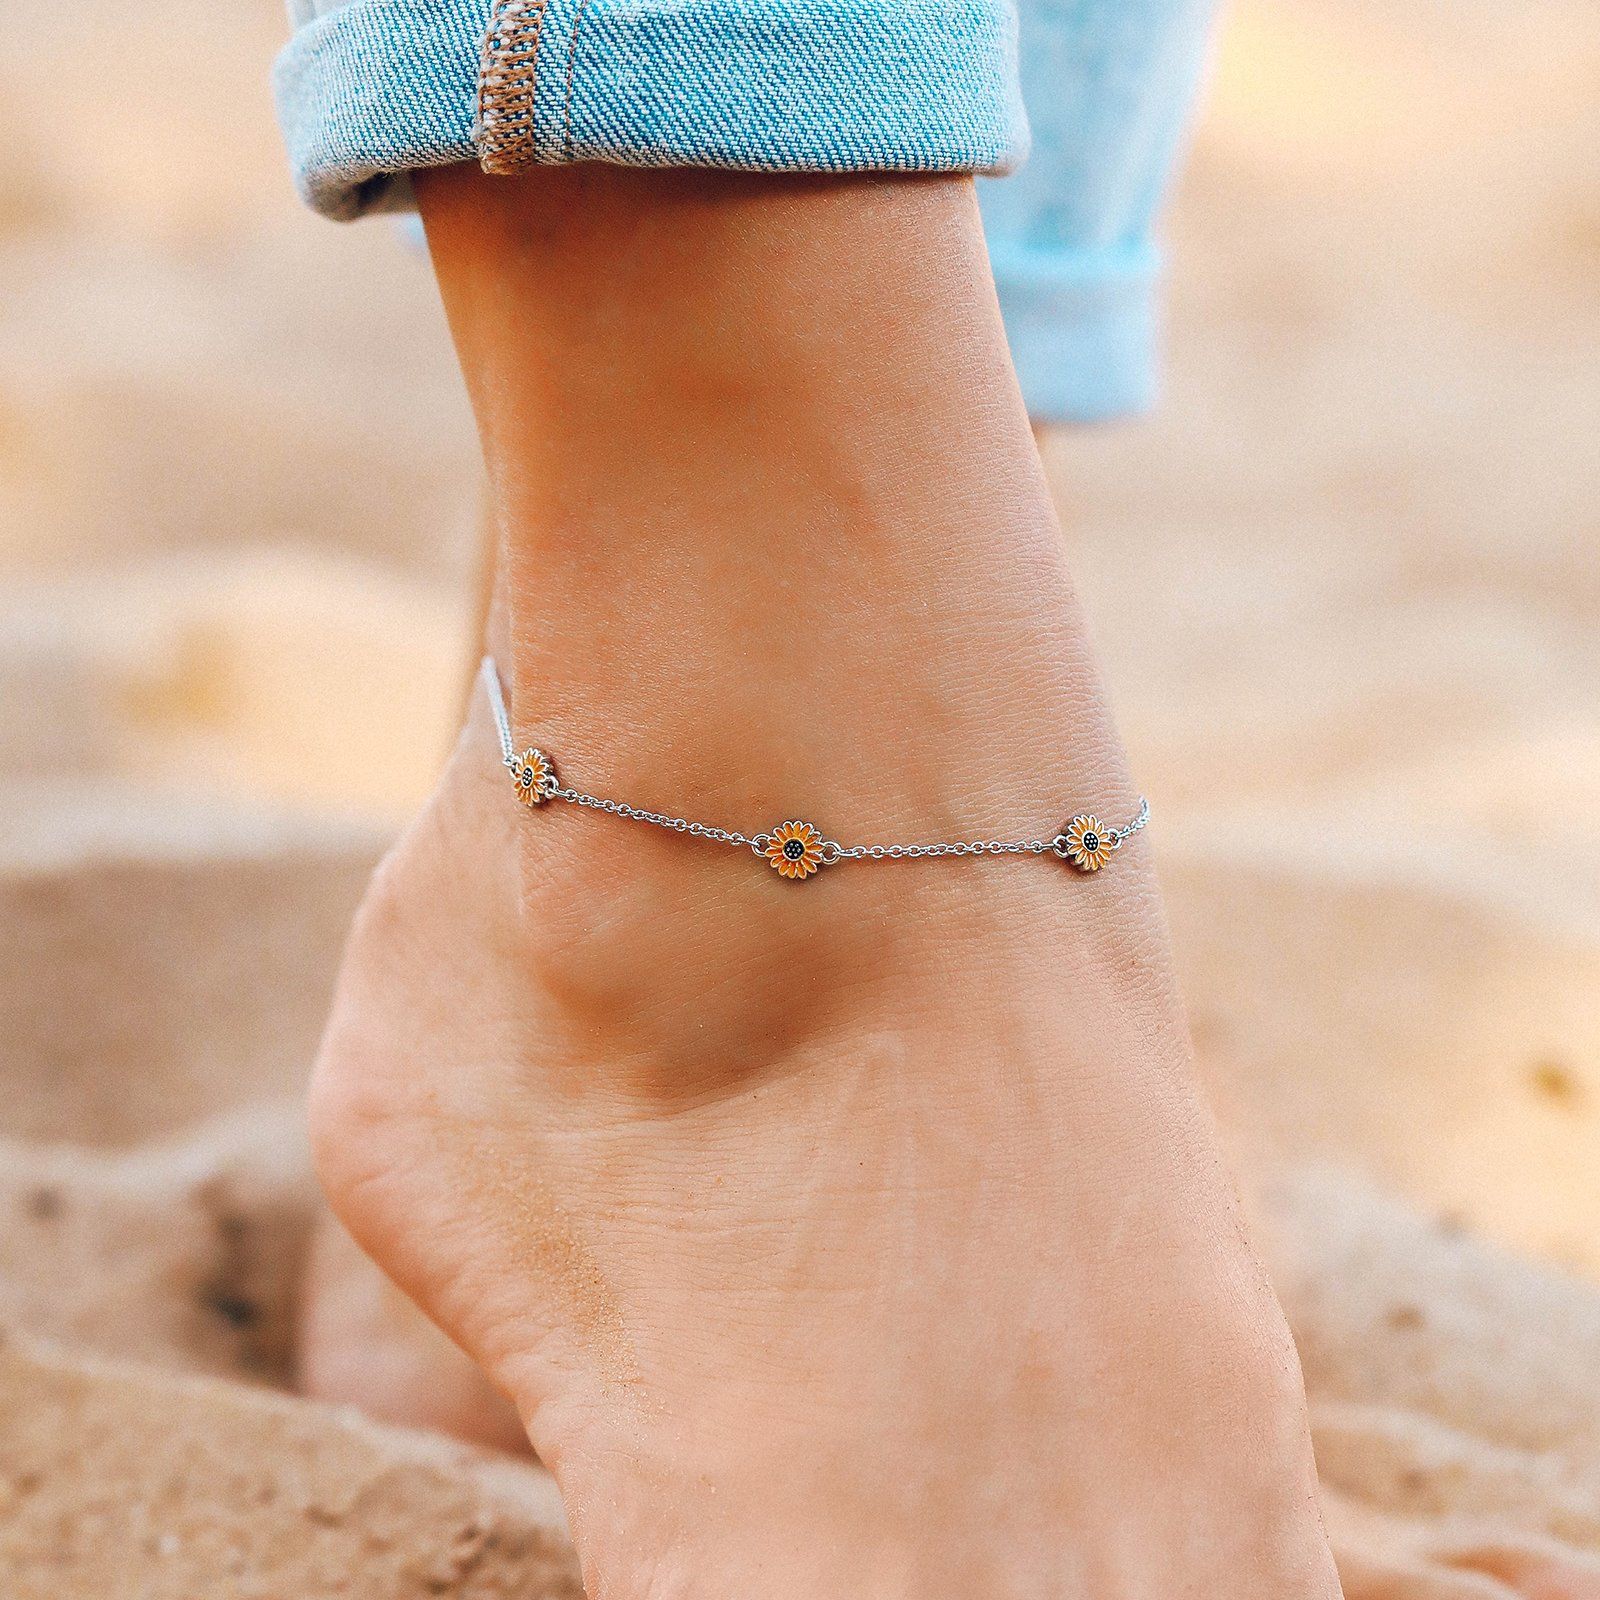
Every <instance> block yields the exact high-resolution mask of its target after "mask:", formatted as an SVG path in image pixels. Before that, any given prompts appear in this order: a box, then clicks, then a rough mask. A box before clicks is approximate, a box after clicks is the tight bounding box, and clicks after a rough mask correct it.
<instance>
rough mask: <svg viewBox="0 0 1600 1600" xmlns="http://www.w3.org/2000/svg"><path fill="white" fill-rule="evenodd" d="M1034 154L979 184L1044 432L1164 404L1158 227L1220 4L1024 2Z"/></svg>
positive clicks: (1022, 372)
mask: <svg viewBox="0 0 1600 1600" xmlns="http://www.w3.org/2000/svg"><path fill="white" fill-rule="evenodd" d="M1020 4H1021V17H1020V33H1021V45H1020V56H1021V77H1022V87H1023V95H1024V99H1025V100H1026V103H1027V107H1028V115H1029V119H1030V122H1031V124H1032V127H1033V154H1032V156H1031V158H1030V160H1029V162H1028V164H1027V166H1026V167H1024V168H1023V169H1022V170H1021V171H1020V172H1019V173H1017V174H1016V175H1014V176H1012V177H1009V178H1006V179H1004V180H1002V181H998V182H981V183H980V184H979V194H980V198H981V201H982V205H983V214H984V227H985V231H986V233H987V235H988V239H989V254H990V258H991V260H992V261H993V263H994V270H995V279H996V282H997V284H998V286H999V291H1000V304H1001V308H1002V310H1003V311H1004V312H1005V319H1006V332H1007V335H1008V336H1009V338H1010V341H1011V351H1012V356H1013V359H1014V360H1015V362H1016V367H1017V374H1018V377H1019V378H1020V379H1021V382H1022V390H1023V394H1024V396H1025V398H1026V399H1027V402H1028V410H1029V412H1030V414H1031V415H1032V416H1033V417H1034V418H1035V419H1036V420H1038V421H1066V420H1073V421H1095V420H1099V419H1101V418H1105V417H1111V416H1116V415H1120V414H1125V413H1128V412H1136V411H1141V410H1143V409H1145V408H1146V407H1147V406H1148V405H1149V404H1150V402H1151V400H1152V399H1153V397H1154V391H1155V387H1156V376H1157V346H1158V332H1159V306H1158V297H1157V291H1158V278H1159V274H1160V251H1159V247H1158V244H1157V241H1156V236H1155V227H1156V222H1157V218H1158V213H1159V209H1160V205H1161V202H1162V199H1163V197H1164V196H1165V193H1166V190H1167V186H1168V178H1169V175H1170V173H1171V170H1172V167H1173V164H1174V161H1175V159H1176V157H1177V154H1178V152H1179V149H1180V147H1181V144H1182V141H1183V136H1184V132H1185V129H1186V128H1187V126H1188V122H1189V117H1190V112H1191V107H1192V105H1193V101H1194V98H1195V90H1196V85H1197V83H1198V81H1199V79H1200V77H1201V72H1202V67H1203V64H1204V61H1205V57H1206V48H1207V41H1208V36H1209V33H1210V29H1211V22H1212V13H1213V9H1214V7H1213V3H1212V0H1020Z"/></svg>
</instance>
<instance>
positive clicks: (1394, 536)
mask: <svg viewBox="0 0 1600 1600" xmlns="http://www.w3.org/2000/svg"><path fill="white" fill-rule="evenodd" d="M216 22H217V17H216V12H215V8H213V7H208V6H205V5H202V4H201V3H200V0H160V3H152V4H148V5H146V6H144V7H141V8H138V12H137V15H136V16H133V17H131V18H130V16H129V15H128V14H127V12H126V8H122V9H113V8H112V7H111V6H110V5H109V4H108V3H106V0H86V3H85V4H81V5H78V6H76V7H72V8H64V7H61V6H59V5H56V4H51V3H47V0H14V3H13V6H12V8H11V14H10V15H8V19H7V35H8V40H10V41H11V42H13V43H14V44H15V45H16V46H17V48H14V49H11V50H8V51H7V53H6V55H5V57H4V59H3V60H0V96H3V97H4V99H5V101H6V103H7V104H8V105H9V106H11V107H13V108H14V110H15V111H16V113H17V115H16V116H15V117H14V118H13V119H11V123H10V124H9V125H8V136H7V140H6V143H5V147H4V149H3V150H0V272H3V274H4V279H5V282H6V285H7V290H6V294H5V295H4V296H0V1106H3V1111H0V1328H3V1329H4V1336H3V1340H0V1594H4V1595H6V1596H7V1597H10V1596H17V1597H19V1600H32V1597H34V1596H40V1597H43V1596H49V1597H50V1600H79V1597H82V1600H89V1597H94V1600H107V1597H110V1600H123V1597H127V1600H165V1597H168V1596H171V1597H173V1600H179V1597H182V1600H190V1597H192V1596H195V1595H198V1594H204V1595H206V1596H207V1597H208V1600H212V1597H216V1600H232V1597H236V1596H237V1597H244V1596H260V1597H272V1600H321V1597H324V1596H334V1595H341V1596H345V1595H348V1596H367V1595H370V1596H373V1597H378V1596H384V1597H389V1596H402V1597H403V1596H409V1595H418V1596H421V1595H443V1596H457V1597H469V1596H472V1597H476V1596H496V1595H505V1596H511V1595H516V1596H519V1597H533V1600H539V1597H546V1596H548V1597H556V1596H564V1595H569V1594H575V1593H577V1584H576V1578H575V1575H574V1570H573V1566H572V1562H571V1555H570V1551H569V1550H568V1549H567V1547H566V1544H565V1540H564V1535H563V1534H562V1532H561V1524H560V1517H559V1512H558V1510H557V1508H556V1506H555V1503H554V1500H553V1497H552V1494H551V1489H550V1485H549V1482H548V1480H547V1479H546V1478H545V1477H544V1476H543V1475H542V1474H541V1473H540V1472H539V1471H538V1469H537V1468H534V1467H531V1466H528V1465H526V1464H520V1463H515V1462H511V1461H508V1460H506V1459H504V1458H499V1457H492V1456H488V1455H483V1454H475V1453H473V1452H470V1451H466V1450H464V1449H462V1448H460V1447H458V1446H456V1445H453V1444H450V1443H447V1442H446V1441H445V1440H444V1439H443V1438H441V1437H439V1436H436V1435H432V1434H428V1433H425V1432H420V1431H413V1432H409V1433H408V1432H403V1431H397V1430H393V1429H386V1428H383V1427H380V1426H378V1425H376V1424H374V1423H370V1422H367V1421H365V1420H363V1419H361V1418H358V1417H356V1416H353V1415H350V1414H347V1413H341V1412H335V1411H330V1410H328V1409H326V1408H323V1407H319V1406H316V1405H314V1404H312V1403H310V1402H308V1401H306V1400H303V1399H300V1398H297V1397H296V1396H295V1395H294V1393H293V1389H294V1386H295V1382H296V1378H297V1374H296V1372H295V1371H294V1363H293V1356H292V1345H291V1340H290V1328H291V1326H292V1324H293V1319H294V1317H295V1315H296V1294H297V1288H298V1285H299V1282H300V1279H301V1274H302V1271H303V1268H304V1265H305V1261H306V1255H307V1250H308V1245H309V1237H310V1228H311V1219H312V1217H313V1215H314V1209H315V1194H314V1189H313V1185H312V1183H311V1180H310V1176H309V1171H308V1167H307V1163H306V1158H305V1151H304V1143H303V1137H302V1134H301V1130H300V1124H299V1116H298V1111H297V1107H296V1096H297V1093H298V1091H299V1088H300V1085H301V1084H302V1082H303V1079H304V1075H305V1072H306V1069H307V1064H308V1061H309V1058H310V1055H311V1052H312V1050H313V1049H314V1046H315V1039H316V1035H317V1029H318V1026H319V1022H320V1018H321V1014H322V1011H323V1008H324V1006H325V1003H326V999H327V994H328V989H329V985H330V982H331V977H332V969H333V964H334V961H335V959H336V956H337V949H338V945H339V940H340V936H341V931H342V929H343V926H344V924H345V922H346V920H347V918H348V916H349V913H350V910H351V908H352V906H353V904H354V902H355V899H356V897H357V895H358V894H359V891H360V886H361V883H362V881H363V880H364V878H365V876H366V874H367V872H368V871H369V870H370V867H371V864H372V862H373V860H374V859H375V857H376V854H377V853H378V851H379V850H380V849H381V847H382V843H383V840H384V839H385V838H386V837H387V836H388V835H389V834H390V833H391V832H392V830H393V828H394V826H395V825H396V823H397V822H398V820H399V819H400V818H401V817H403V816H404V815H405V813H406V811H407V809H408V808H409V807H410V806H411V805H413V804H414V803H415V801H416V799H417V798H418V797H419V796H420V795H421V794H422V793H423V792H425V790H426V788H427V785H428V783H429V781H430V778H431V774H432V772H433V770H434V768H435V766H436V763H437V761H438V759H439V757H440V754H441V752H442V750H443V749H444V748H445V746H446V743H447V741H448V739H449V736H450V727H451V721H452V718H453V715H454V707H455V705H456V697H457V694H458V685H459V682H460V676H461V671H462V667H463V660H464V657H465V656H466V654H467V651H468V647H467V645H466V643H465V639H464V632H463V627H462V621H463V618H464V617H465V616H466V615H467V613H468V611H469V609H470V599H469V596H470V589H471V571H470V568H471V543H472V537H471V536H472V526H473V518H474V505H475V495H476V468H475V462H474V445H473V441H472V436H471V429H470V425H469V420H468V417H467V413H466V408H465V403H464V400H463V397H462V395H461V392H460V387H459V382H458V380H457V378H456V376H455V374H454V371H453V368H452V365H451V362H450V359H449V354H448V348H447V341H446V337H445V333H444V330H443V327H442V325H441V320H440V317H439V313H438V309H437V306H436V303H435V301H434V298H433V294H432V291H431V287H430V285H429V282H428V279H427V275H426V272H425V270H424V269H423V268H422V266H421V264H420V263H419V262H418V261H417V260H416V259H415V257H413V256H411V255H409V254H408V253H407V252H406V250H405V249H404V248H403V247H402V246H401V245H400V244H399V243H398V242H397V240H396V238H395V237H394V235H393V233H392V231H391V230H390V229H389V228H388V227H386V226H383V225H377V226H364V227H360V228H356V229H343V230H341V229H335V228H332V227H329V226H327V225H323V224H319V223H316V222H315V221H313V220H312V219H309V218H307V217H305V216H302V215H301V214H300V213H298V212H297V211H296V210H295V208H294V207H293V205H292V203H291V201H290V199H289V196H288V193H287V185H286V180H285V179H284V177H283V175H282V172H281V170H280V166H279V162H278V156H277V151H276V146H275V139H274V135H273V134H272V131H271V128H270V124H269V122H268V119H267V108H266V102H265V94H264V90H263V87H262V74H263V72H264V68H265V63H266V60H267V59H268V57H269V55H270V53H271V50H272V48H273V45H274V43H275V41H276V39H277V38H278V36H279V33H280V30H281V22H280V20H279V8H278V6H277V4H276V0H251V3H250V4H248V5H240V6H237V7H235V8H233V10H232V11H231V12H230V14H229V16H228V19H227V25H226V26H221V27H219V26H217V25H216ZM111 39H115V40H116V41H117V52H116V53H117V62H118V81H117V91H118V92H117V93H116V94H115V95H86V94H84V93H83V92H82V87H83V85H82V62H83V60H84V59H86V57H85V53H84V52H85V51H86V50H88V52H89V55H88V59H94V60H104V59H106V56H105V52H104V49H103V48H102V49H96V48H91V46H94V45H95V43H96V41H98V42H99V43H100V44H101V45H103V44H104V42H105V41H107V40H111ZM1597 69H1600V29H1597V28H1596V26H1595V22H1594V16H1593V10H1592V7H1591V6H1588V5H1587V4H1584V3H1579V0H1550V3H1543V0H1512V3H1508V4H1504V5H1499V6H1488V5H1483V4H1465V5H1459V6H1456V7H1452V8H1447V9H1441V8H1438V7H1426V6H1421V5H1414V6H1411V7H1389V8H1378V9H1374V8H1372V7H1370V6H1363V5H1358V4H1356V0H1272V3H1270V4H1269V3H1268V0H1243V3H1241V4H1240V5H1239V6H1237V7H1236V8H1235V11H1234V15H1233V17H1232V21H1231V26H1230V30H1229V34H1228V39H1227V42H1226V46H1225V48H1224V50H1223V52H1222V57H1221V60H1220V62H1219V66H1218V70H1217V74H1216V84H1215V89H1214V93H1213V96H1212V101H1211V105H1210V109H1209V111H1208V114H1207V117H1206V121H1205V124H1204V126H1203V128H1202V130H1201V132H1200V135H1199V138H1198V141H1197V145H1196V149H1195V153H1194V160H1193V162H1192V165H1191V169H1190V171H1189V173H1188V175H1187V178H1186V181H1185V184H1184V186H1183V190H1182V192H1181V194H1180V196H1179V200H1178V205H1177V208H1176V212H1175V215H1174V219H1173V226H1172V254H1173V258H1174V263H1175V267H1174V281H1173V311H1172V352H1173V356H1172V371H1171V378H1170V383H1169V391H1168V395H1167V399H1166V403H1165V406H1164V409H1163V411H1162V413H1161V415H1160V416H1159V417H1157V418H1156V419H1154V420H1152V421H1150V422H1148V423H1145V424H1141V425H1139V426H1136V427H1128V428H1120V429H1101V430H1094V431H1090V432H1085V433H1077V434H1058V435H1055V436H1052V437H1051V438H1050V439H1048V440H1047V441H1046V445H1045V448H1046V456H1047V463H1048V466H1049V468H1050V471H1051V475H1052V481H1053V483H1054V485H1055V487H1056V489H1057V492H1058V495H1059V498H1060V502H1061V506H1062V510H1063V514H1064V517H1065V520H1066V523H1067V526H1068V529H1069V537H1070V539H1071V541H1072V545H1073V555H1074V562H1075V565H1076V567H1077V570H1078V571H1079V572H1080V573H1081V575H1082V581H1083V586H1084V590H1085V594H1086V599H1087V602H1088V605H1089V608H1090V611H1091V614H1092V617H1093V619H1094V625H1095V629H1096V632H1097V635H1098V638H1099V641H1100V645H1101V648H1102V650H1103V653H1104V656H1105V660H1106V663H1107V669H1108V674H1109V677H1110V680H1111V686H1112V690H1113V694H1114V696H1115V699H1116V702H1117V706H1118V710H1119V714H1120V715H1121V718H1122V721H1123V723H1124V726H1125V728H1126V730H1127V733H1128V736H1129V741H1130V746H1131V749H1132V754H1133V760H1134V764H1135V767H1136V769H1137V771H1138V772H1139V773H1140V775H1141V778H1142V780H1143V782H1144V784H1145V786H1146V787H1147V788H1148V791H1149V793H1150V796H1151V800H1152V803H1153V806H1154V808H1155V815H1156V824H1155V828H1154V831H1153V834H1152V837H1153V839H1154V841H1155V844H1156V848H1157V851H1158V858H1159V861H1160V865H1161V870H1162V873H1163V877H1164V880H1165V883H1166V886H1167V889H1168V893H1169V898H1170V903H1171V913H1172V922H1173V930H1174V938H1175V942H1176V945H1177V950H1178V955H1179V961H1180V965H1181V968H1182V973H1183V977H1184V981H1185V984H1186V987H1187V992H1188V995H1189V998H1190V1002H1191V1008H1192V1014H1193V1021H1194V1030H1195V1037H1196V1043H1197V1048H1198V1052H1199V1057H1200V1061H1201V1066H1202V1070H1203V1072H1204V1074H1205V1077H1206V1081H1207V1086H1208V1089H1209V1090H1210V1093H1211V1095H1212V1098H1213V1099H1214V1101H1215V1103H1216V1105H1217V1107H1218V1110H1219V1113H1220V1116H1221V1118H1222V1122H1223V1127H1224V1132H1225V1135H1226V1137H1227V1139H1228V1141H1229V1144H1230V1147H1231V1149H1232V1152H1233V1154H1234V1156H1235V1158H1236V1160H1237V1162H1238V1164H1239V1167H1240V1170H1241V1171H1242V1173H1243V1174H1244V1179H1245V1186H1246V1189H1247V1192H1248V1195H1249V1203H1250V1208H1251V1211H1252V1215H1253V1217H1254V1219H1255V1226H1256V1229H1257V1232H1258V1235H1259V1237H1260V1239H1261V1242H1262V1246H1263V1249H1264V1251H1265V1253H1266V1255H1267V1259H1268V1261H1269V1265H1270V1268H1271V1270H1272V1273H1273V1276H1274V1279H1275V1281H1276V1283H1277V1285H1278V1287H1279V1290H1280V1292H1281V1294H1282V1295H1283V1298H1284V1301H1285V1304H1286V1306H1287V1309H1288V1311H1289V1315H1290V1318H1291V1321H1292V1322H1293V1324H1294V1327H1295V1331H1296V1333H1297V1336H1298V1338H1299V1341H1300V1345H1301V1349H1302V1352H1303V1356H1304V1362H1305V1368H1306V1376H1307V1383H1308V1387H1309V1391H1310V1395H1311V1400H1312V1409H1313V1420H1314V1429H1315V1435H1316V1444H1317V1451H1318V1458H1319V1463H1320V1466H1321V1470H1322V1474H1323V1478H1324V1482H1325V1485H1326V1489H1327V1510H1328V1515H1329V1520H1330V1526H1331V1528H1332V1531H1333V1533H1334V1537H1335V1541H1336V1545H1337V1547H1338V1553H1339V1556H1340V1561H1341V1566H1342V1569H1343V1571H1344V1574H1345V1578H1346V1583H1347V1587H1348V1589H1349V1593H1350V1595H1351V1596H1352V1600H1509V1597H1510V1596H1511V1595H1514V1594H1523V1595H1526V1596H1530V1597H1541V1600H1570V1597H1573V1596H1580V1597H1585V1600H1588V1597H1596V1596H1600V1181H1597V1180H1600V1001H1597V996H1600V694H1597V690H1600V644H1597V639H1600V629H1597V625H1600V577H1597V572H1600V568H1597V566H1596V564H1595V561H1594V555H1593V552H1594V549H1595V544H1596V534H1597V532H1600V526H1597V522H1600V513H1597V511H1596V507H1597V506H1600V451H1596V449H1595V447H1594V433H1595V418H1596V416H1597V415H1600V295H1597V294H1596V292H1595V284H1596V282H1597V281H1600V172H1597V169H1596V165H1595V155H1594V153H1595V151H1596V150H1597V149H1600V98H1597V97H1596V96H1595V94H1594V92H1593V85H1594V83H1595V82H1596V81H1600V71H1597ZM12 130H15V131H12Z"/></svg>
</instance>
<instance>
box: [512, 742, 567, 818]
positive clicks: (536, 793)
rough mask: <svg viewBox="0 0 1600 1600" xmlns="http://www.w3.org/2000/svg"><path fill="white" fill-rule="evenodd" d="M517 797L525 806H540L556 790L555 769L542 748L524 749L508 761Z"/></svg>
mask: <svg viewBox="0 0 1600 1600" xmlns="http://www.w3.org/2000/svg"><path fill="white" fill-rule="evenodd" d="M506 765H507V766H508V767H509V768H510V769H511V781H512V782H513V783H515V784H516V786H517V799H519V800H520V801H521V802H522V803H523V805H525V806H542V805H543V804H544V803H545V801H546V800H548V799H549V798H550V796H551V795H552V794H554V793H555V791H556V769H555V767H554V765H553V764H552V763H551V760H550V758H549V756H547V755H546V754H545V753H544V751H542V750H524V751H523V752H522V754H521V755H520V756H517V757H516V758H515V759H514V760H512V761H508V762H507V763H506Z"/></svg>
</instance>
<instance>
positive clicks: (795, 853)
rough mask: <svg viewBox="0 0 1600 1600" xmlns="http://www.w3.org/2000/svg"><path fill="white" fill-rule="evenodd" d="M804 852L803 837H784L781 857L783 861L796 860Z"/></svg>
mask: <svg viewBox="0 0 1600 1600" xmlns="http://www.w3.org/2000/svg"><path fill="white" fill-rule="evenodd" d="M805 853H806V843H805V840H804V839H785V840H784V841H783V859H784V860H785V861H798V860H799V859H800V858H801V856H803V855H804V854H805Z"/></svg>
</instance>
